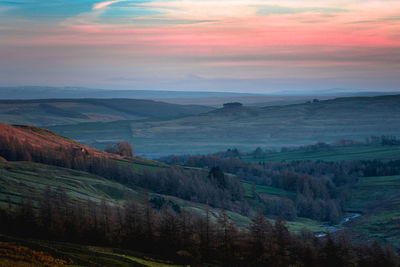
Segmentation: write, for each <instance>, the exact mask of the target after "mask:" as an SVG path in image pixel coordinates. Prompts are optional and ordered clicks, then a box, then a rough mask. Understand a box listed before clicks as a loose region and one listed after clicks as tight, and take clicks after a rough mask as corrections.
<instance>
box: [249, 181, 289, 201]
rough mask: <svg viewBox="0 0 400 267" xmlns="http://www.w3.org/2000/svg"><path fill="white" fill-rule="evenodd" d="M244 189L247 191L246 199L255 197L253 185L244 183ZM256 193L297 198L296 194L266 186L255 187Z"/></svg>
mask: <svg viewBox="0 0 400 267" xmlns="http://www.w3.org/2000/svg"><path fill="white" fill-rule="evenodd" d="M242 185H243V188H244V190H245V194H246V197H254V196H253V193H252V192H251V191H252V184H251V183H248V182H245V181H243V182H242ZM254 186H255V191H256V193H259V194H268V195H278V196H296V193H295V192H290V191H286V190H283V189H280V188H276V187H272V186H266V185H254Z"/></svg>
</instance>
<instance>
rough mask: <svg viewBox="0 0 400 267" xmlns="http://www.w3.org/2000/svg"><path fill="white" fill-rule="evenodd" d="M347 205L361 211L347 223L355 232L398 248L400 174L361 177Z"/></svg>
mask: <svg viewBox="0 0 400 267" xmlns="http://www.w3.org/2000/svg"><path fill="white" fill-rule="evenodd" d="M347 209H348V210H351V211H360V212H362V213H363V216H361V217H359V218H357V219H355V220H354V221H353V222H352V223H350V224H349V225H348V227H349V228H350V229H351V231H352V233H353V235H354V236H356V237H357V238H361V239H367V240H375V239H378V240H382V241H383V242H390V243H392V244H394V245H395V246H396V247H397V248H400V176H385V177H368V178H361V179H360V181H359V182H358V183H357V184H356V186H355V188H354V189H353V190H352V191H351V193H350V198H349V201H348V205H347Z"/></svg>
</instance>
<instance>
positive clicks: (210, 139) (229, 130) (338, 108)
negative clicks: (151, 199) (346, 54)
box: [50, 95, 400, 157]
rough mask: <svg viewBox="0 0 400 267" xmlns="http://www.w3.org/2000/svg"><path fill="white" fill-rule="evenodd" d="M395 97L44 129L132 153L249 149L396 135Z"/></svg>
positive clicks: (398, 99) (398, 110)
mask: <svg viewBox="0 0 400 267" xmlns="http://www.w3.org/2000/svg"><path fill="white" fill-rule="evenodd" d="M399 114H400V95H393V96H379V97H350V98H337V99H334V100H326V101H318V100H315V101H314V102H309V103H304V104H296V105H287V106H273V107H264V108H257V107H246V106H243V107H237V108H222V109H218V110H215V111H211V112H209V113H207V114H201V115H195V116H188V117H184V118H178V119H162V120H157V121H149V120H147V121H119V122H111V123H87V124H79V125H74V126H58V127H50V129H52V130H54V131H55V132H58V133H60V134H62V135H65V136H69V137H71V138H74V139H77V140H80V141H81V142H83V143H86V144H90V145H94V146H96V147H100V148H102V147H104V146H105V144H106V143H107V142H110V141H111V140H121V139H124V140H130V141H131V142H132V143H133V144H134V146H135V150H136V152H137V153H138V154H139V155H140V154H141V155H146V156H150V157H157V156H162V155H165V154H173V153H175V154H187V153H192V154H193V153H209V152H215V151H218V150H222V149H226V148H228V147H237V148H239V149H241V150H247V151H249V150H254V149H255V148H256V147H258V146H260V147H268V148H280V147H282V146H297V145H304V144H312V143H316V142H318V141H323V142H334V141H336V140H338V139H342V138H344V139H354V140H364V139H365V138H366V137H369V136H372V135H378V136H380V135H395V136H396V135H399V134H400V115H399Z"/></svg>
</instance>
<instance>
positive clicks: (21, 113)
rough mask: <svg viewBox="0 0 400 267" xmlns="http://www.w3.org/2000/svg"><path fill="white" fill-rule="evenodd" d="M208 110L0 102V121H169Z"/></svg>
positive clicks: (152, 104)
mask: <svg viewBox="0 0 400 267" xmlns="http://www.w3.org/2000/svg"><path fill="white" fill-rule="evenodd" d="M212 109H213V108H211V107H205V106H197V105H177V104H169V103H164V102H158V101H153V100H137V99H45V100H44V99H41V100H0V121H1V122H4V123H8V124H29V125H37V126H49V125H60V124H76V123H82V122H107V121H118V120H142V119H154V118H173V117H180V116H188V115H195V114H200V113H204V112H208V111H210V110H212Z"/></svg>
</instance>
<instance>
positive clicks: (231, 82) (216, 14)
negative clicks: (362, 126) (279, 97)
mask: <svg viewBox="0 0 400 267" xmlns="http://www.w3.org/2000/svg"><path fill="white" fill-rule="evenodd" d="M20 85H47V86H81V87H92V88H104V89H145V90H146V89H149V90H196V91H234V92H259V93H268V92H275V91H281V90H293V91H305V90H323V89H330V88H348V89H360V90H374V91H400V1H399V0H318V1H317V0H305V1H301V0H280V1H277V0H249V1H243V0H219V1H209V0H147V1H140V0H111V1H92V0H51V1H46V0H41V1H39V0H7V1H3V0H0V86H20Z"/></svg>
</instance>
